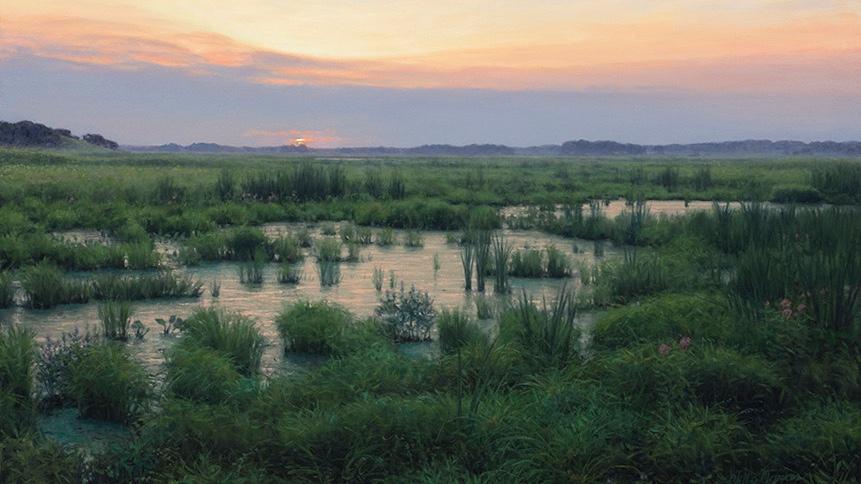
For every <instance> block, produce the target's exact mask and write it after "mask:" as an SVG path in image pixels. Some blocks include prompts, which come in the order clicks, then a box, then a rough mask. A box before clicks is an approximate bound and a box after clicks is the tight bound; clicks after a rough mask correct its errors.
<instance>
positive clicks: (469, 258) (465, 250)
mask: <svg viewBox="0 0 861 484" xmlns="http://www.w3.org/2000/svg"><path fill="white" fill-rule="evenodd" d="M460 263H461V265H462V266H463V288H464V290H466V291H471V290H472V270H473V267H474V266H475V246H474V245H473V244H472V243H471V242H469V241H467V242H464V243H462V244H461V245H460Z"/></svg>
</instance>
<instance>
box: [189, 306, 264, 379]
mask: <svg viewBox="0 0 861 484" xmlns="http://www.w3.org/2000/svg"><path fill="white" fill-rule="evenodd" d="M186 341H188V343H185V342H186ZM183 342H184V344H194V345H200V346H203V347H206V348H211V349H213V350H216V351H219V352H221V353H222V354H224V355H225V356H226V357H227V358H228V359H229V360H230V361H231V363H233V365H234V366H235V367H236V369H237V371H239V372H240V373H242V374H243V375H254V374H257V373H258V372H259V371H260V361H261V359H262V358H263V349H264V347H265V345H266V340H265V339H264V338H263V336H262V335H261V334H260V332H259V331H258V330H257V327H256V325H255V324H254V321H252V320H251V319H248V318H246V317H245V316H242V315H241V314H239V313H233V312H226V311H222V310H219V309H215V308H200V309H197V310H195V312H194V314H192V315H191V316H190V317H189V318H188V319H186V320H185V322H184V324H183Z"/></svg>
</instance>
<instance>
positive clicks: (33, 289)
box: [21, 263, 92, 309]
mask: <svg viewBox="0 0 861 484" xmlns="http://www.w3.org/2000/svg"><path fill="white" fill-rule="evenodd" d="M21 286H22V288H23V289H24V295H25V300H26V304H27V306H28V307H31V308H36V309H46V308H52V307H54V306H57V305H60V304H80V303H85V302H87V301H89V300H90V297H91V295H92V287H91V285H90V283H89V281H85V280H77V279H67V278H65V277H63V273H62V272H60V270H59V269H58V268H57V267H56V266H53V265H51V264H47V263H42V264H39V265H36V266H31V267H28V268H26V269H24V271H22V275H21Z"/></svg>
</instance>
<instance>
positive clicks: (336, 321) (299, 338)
mask: <svg viewBox="0 0 861 484" xmlns="http://www.w3.org/2000/svg"><path fill="white" fill-rule="evenodd" d="M350 322H351V316H350V313H349V312H347V310H346V309H344V308H343V307H341V306H338V305H335V304H329V303H328V302H326V301H320V302H308V301H299V302H297V303H295V304H293V305H292V306H290V307H289V308H288V309H286V310H285V311H284V312H282V313H281V314H280V315H279V316H278V319H277V320H276V323H277V324H278V331H279V332H280V333H281V338H282V339H283V340H284V349H285V350H287V351H299V352H304V353H321V354H333V353H337V352H338V349H339V346H341V345H342V344H343V339H344V334H345V332H346V331H348V330H349V326H350Z"/></svg>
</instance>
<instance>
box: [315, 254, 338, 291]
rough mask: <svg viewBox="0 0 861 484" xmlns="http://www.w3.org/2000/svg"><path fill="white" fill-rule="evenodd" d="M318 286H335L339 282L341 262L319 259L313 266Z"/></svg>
mask: <svg viewBox="0 0 861 484" xmlns="http://www.w3.org/2000/svg"><path fill="white" fill-rule="evenodd" d="M314 268H315V269H316V270H317V278H318V279H319V280H320V286H322V287H328V286H336V285H338V284H339V283H340V282H341V264H340V263H339V262H337V261H329V260H321V261H318V262H317V264H316V265H315V266H314Z"/></svg>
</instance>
